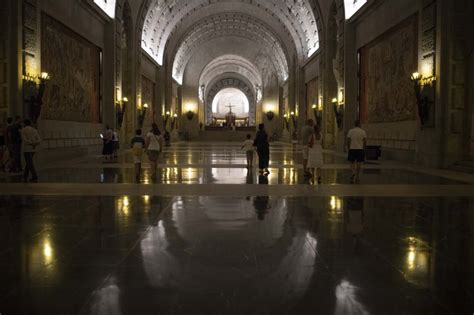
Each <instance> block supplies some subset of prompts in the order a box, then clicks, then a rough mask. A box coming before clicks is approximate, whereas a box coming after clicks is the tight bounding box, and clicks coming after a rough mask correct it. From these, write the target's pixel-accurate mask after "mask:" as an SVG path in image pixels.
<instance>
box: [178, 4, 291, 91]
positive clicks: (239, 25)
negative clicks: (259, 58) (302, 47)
mask: <svg viewBox="0 0 474 315" xmlns="http://www.w3.org/2000/svg"><path fill="white" fill-rule="evenodd" d="M216 25H218V27H216ZM226 36H234V37H243V38H247V39H249V40H252V41H255V42H257V43H260V44H261V45H262V47H263V48H264V49H265V51H266V52H267V54H268V55H270V56H271V55H273V56H274V58H272V59H271V60H272V63H273V64H274V67H275V69H277V71H278V74H279V79H280V81H281V82H283V81H285V80H286V78H287V77H288V73H289V70H288V61H287V54H286V52H285V50H284V47H283V44H282V43H280V41H279V39H278V38H277V36H276V35H275V34H273V32H272V31H271V30H270V29H269V28H268V27H267V26H266V25H265V24H263V23H261V22H259V21H257V20H255V19H254V18H253V17H251V16H247V15H243V14H235V13H228V14H221V15H214V16H210V17H207V18H206V19H205V20H203V21H201V22H199V23H198V24H196V25H194V26H193V28H192V29H191V30H190V31H189V32H188V33H187V34H186V35H185V37H184V38H183V39H182V41H181V43H180V44H179V46H178V47H177V50H176V52H175V53H173V55H174V56H175V57H174V60H173V78H174V79H175V80H176V81H177V82H180V83H181V82H182V79H183V74H184V71H185V68H186V65H187V63H188V61H189V59H190V58H191V56H192V55H193V52H194V50H195V49H196V48H197V47H199V46H200V44H201V43H202V42H203V41H208V40H210V39H215V38H217V37H226Z"/></svg>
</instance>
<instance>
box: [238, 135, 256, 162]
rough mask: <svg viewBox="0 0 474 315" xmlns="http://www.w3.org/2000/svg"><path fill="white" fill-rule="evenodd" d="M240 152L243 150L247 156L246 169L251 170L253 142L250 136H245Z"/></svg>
mask: <svg viewBox="0 0 474 315" xmlns="http://www.w3.org/2000/svg"><path fill="white" fill-rule="evenodd" d="M241 149H242V150H245V152H246V154H247V168H248V169H251V168H252V167H253V151H254V146H253V140H252V136H251V135H249V134H248V135H247V140H245V141H244V143H243V144H242V147H241Z"/></svg>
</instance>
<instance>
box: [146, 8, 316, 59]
mask: <svg viewBox="0 0 474 315" xmlns="http://www.w3.org/2000/svg"><path fill="white" fill-rule="evenodd" d="M151 1H152V3H151V5H150V7H149V10H148V12H147V15H146V18H145V21H144V26H143V32H142V48H143V50H144V51H146V52H147V53H148V54H149V55H150V56H151V57H152V58H153V59H154V60H155V61H156V62H157V63H158V64H160V65H161V64H162V63H163V56H164V50H165V48H166V47H165V46H166V43H167V42H168V39H169V38H170V35H171V33H172V32H173V30H175V29H176V27H177V25H178V24H180V23H181V22H182V21H183V20H184V19H185V18H187V17H188V16H190V15H191V14H192V13H195V12H196V11H198V10H201V9H205V10H206V12H207V13H208V14H209V13H210V14H212V13H213V8H215V7H217V6H219V5H224V3H225V5H226V6H229V5H230V4H235V3H237V4H238V5H239V6H238V7H246V6H251V7H253V10H254V11H260V12H258V14H257V15H262V14H263V15H265V14H271V15H272V16H274V17H275V18H276V19H278V20H279V21H280V22H281V23H282V24H284V25H285V28H286V29H287V31H288V32H289V33H290V34H291V36H292V38H293V44H294V45H295V46H296V49H297V51H298V52H299V57H300V59H301V60H304V59H305V58H307V57H309V56H311V55H312V54H313V53H314V52H315V51H316V50H317V49H318V48H319V33H318V27H317V23H316V19H315V16H314V12H313V9H312V8H311V5H310V4H309V2H308V0H253V1H252V2H250V3H249V2H247V1H245V0H231V1H229V0H227V1H226V0H215V1H213V2H211V1H209V0H193V1H187V0H151ZM236 12H239V11H236Z"/></svg>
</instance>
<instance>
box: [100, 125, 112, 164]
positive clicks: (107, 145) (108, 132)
mask: <svg viewBox="0 0 474 315" xmlns="http://www.w3.org/2000/svg"><path fill="white" fill-rule="evenodd" d="M102 140H103V142H104V146H103V149H102V155H103V156H105V161H106V162H108V161H109V160H111V159H112V153H113V151H114V147H113V145H114V143H113V141H112V140H113V131H112V129H111V128H110V127H109V125H106V126H105V132H104V134H103V135H102Z"/></svg>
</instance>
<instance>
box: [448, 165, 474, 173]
mask: <svg viewBox="0 0 474 315" xmlns="http://www.w3.org/2000/svg"><path fill="white" fill-rule="evenodd" d="M451 170H453V171H457V172H462V173H469V174H474V167H466V166H461V165H453V166H452V167H451Z"/></svg>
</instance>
